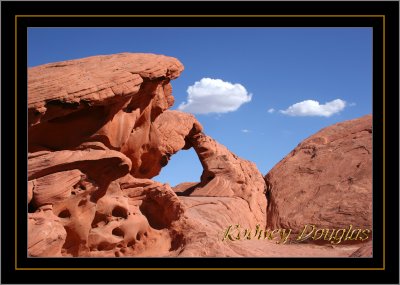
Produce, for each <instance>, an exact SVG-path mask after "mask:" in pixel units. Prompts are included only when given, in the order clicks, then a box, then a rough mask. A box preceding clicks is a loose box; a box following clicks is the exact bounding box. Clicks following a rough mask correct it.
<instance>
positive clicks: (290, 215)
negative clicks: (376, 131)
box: [265, 115, 372, 231]
mask: <svg viewBox="0 0 400 285" xmlns="http://www.w3.org/2000/svg"><path fill="white" fill-rule="evenodd" d="M265 180H266V183H267V197H268V198H269V204H268V210H267V219H268V221H267V224H268V226H271V227H274V228H277V227H287V228H292V229H294V230H296V231H300V230H301V228H302V227H303V225H305V224H314V225H316V226H317V227H323V228H329V229H332V228H334V229H339V228H347V227H348V226H349V225H353V227H354V228H363V229H370V230H371V229H372V116H371V115H367V116H364V117H361V118H359V119H354V120H349V121H345V122H342V123H338V124H335V125H333V126H330V127H327V128H324V129H322V130H321V131H319V132H318V133H316V134H314V135H312V136H310V137H309V138H307V139H306V140H304V141H303V142H301V143H300V144H299V145H298V146H297V147H296V148H295V149H294V150H293V151H292V152H290V153H289V154H288V155H287V156H286V157H285V158H284V159H283V160H281V161H280V162H279V163H278V164H277V165H276V166H275V167H274V168H273V169H272V170H271V171H270V172H269V173H268V174H267V175H266V176H265Z"/></svg>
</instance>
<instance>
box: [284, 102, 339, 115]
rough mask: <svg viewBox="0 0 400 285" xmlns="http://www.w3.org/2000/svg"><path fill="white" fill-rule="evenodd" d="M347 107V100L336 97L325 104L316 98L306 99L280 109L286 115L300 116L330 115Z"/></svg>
mask: <svg viewBox="0 0 400 285" xmlns="http://www.w3.org/2000/svg"><path fill="white" fill-rule="evenodd" d="M345 107H346V102H345V101H343V100H341V99H336V100H333V101H330V102H326V103H325V104H320V103H319V102H318V101H315V100H305V101H302V102H299V103H296V104H293V105H292V106H290V107H289V108H287V109H286V110H280V111H279V112H281V113H282V114H284V115H288V116H293V117H300V116H303V117H305V116H310V117H311V116H321V117H330V116H332V115H333V114H336V113H338V112H340V111H342V110H343V109H344V108H345Z"/></svg>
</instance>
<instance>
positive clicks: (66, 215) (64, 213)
mask: <svg viewBox="0 0 400 285" xmlns="http://www.w3.org/2000/svg"><path fill="white" fill-rule="evenodd" d="M58 217H60V218H64V219H65V218H69V217H71V213H70V211H69V210H68V209H65V210H62V211H61V212H60V213H59V214H58Z"/></svg>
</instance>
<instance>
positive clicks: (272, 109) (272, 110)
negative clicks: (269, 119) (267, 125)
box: [267, 108, 275, 114]
mask: <svg viewBox="0 0 400 285" xmlns="http://www.w3.org/2000/svg"><path fill="white" fill-rule="evenodd" d="M267 112H268V113H270V114H272V113H274V112H275V109H274V108H270V109H268V111H267Z"/></svg>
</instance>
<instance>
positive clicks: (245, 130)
mask: <svg viewBox="0 0 400 285" xmlns="http://www.w3.org/2000/svg"><path fill="white" fill-rule="evenodd" d="M242 133H250V130H248V129H243V130H242Z"/></svg>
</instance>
